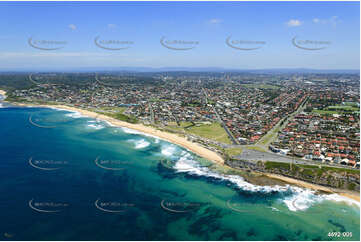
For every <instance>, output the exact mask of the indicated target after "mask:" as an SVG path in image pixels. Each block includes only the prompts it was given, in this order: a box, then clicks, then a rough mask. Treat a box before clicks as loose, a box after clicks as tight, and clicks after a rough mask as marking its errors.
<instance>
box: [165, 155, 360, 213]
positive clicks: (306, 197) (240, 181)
mask: <svg viewBox="0 0 361 242" xmlns="http://www.w3.org/2000/svg"><path fill="white" fill-rule="evenodd" d="M162 151H163V150H162ZM162 153H163V152H162ZM184 153H186V154H184ZM182 154H183V155H182V157H181V158H180V159H179V160H178V161H177V162H176V164H175V166H174V168H175V169H176V171H177V172H186V173H188V174H191V175H196V176H206V177H211V178H214V179H217V180H220V181H228V182H231V183H232V184H235V185H236V186H237V187H238V188H239V189H241V190H243V191H248V192H258V193H275V192H276V193H283V194H284V198H282V199H281V201H282V202H284V203H285V205H286V206H287V207H288V209H289V210H290V211H299V210H301V211H303V210H306V209H308V208H309V207H311V206H312V205H314V204H317V203H321V202H323V201H325V200H329V201H334V202H344V203H346V204H347V205H357V206H360V203H359V202H357V201H354V200H352V199H349V198H346V197H343V196H340V195H338V194H316V191H314V190H310V189H306V188H300V187H295V186H291V185H285V186H279V185H275V186H260V185H254V184H251V183H249V182H247V181H245V180H244V178H242V177H241V176H238V175H227V174H220V173H218V172H215V171H212V170H210V169H209V168H207V167H201V166H200V165H199V163H198V162H197V161H195V160H194V159H193V157H192V155H191V154H190V153H188V152H184V151H183V152H182Z"/></svg>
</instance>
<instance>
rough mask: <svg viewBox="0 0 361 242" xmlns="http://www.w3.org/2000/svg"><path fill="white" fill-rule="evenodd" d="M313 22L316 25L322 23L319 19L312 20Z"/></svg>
mask: <svg viewBox="0 0 361 242" xmlns="http://www.w3.org/2000/svg"><path fill="white" fill-rule="evenodd" d="M312 22H314V23H315V24H317V23H319V22H320V19H318V18H314V19H312Z"/></svg>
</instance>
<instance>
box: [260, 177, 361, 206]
mask: <svg viewBox="0 0 361 242" xmlns="http://www.w3.org/2000/svg"><path fill="white" fill-rule="evenodd" d="M262 174H264V175H265V176H267V177H269V178H272V179H277V180H281V181H284V182H286V183H290V184H295V185H298V186H301V187H304V188H309V189H312V190H316V191H320V192H325V193H336V194H338V195H340V196H343V197H347V198H350V199H352V200H355V201H357V202H360V193H357V192H353V191H347V190H340V189H334V188H330V187H325V186H321V185H317V184H312V183H309V182H305V181H301V180H297V179H294V178H290V177H286V176H282V175H278V174H272V173H262Z"/></svg>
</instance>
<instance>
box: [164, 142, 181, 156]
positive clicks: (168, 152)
mask: <svg viewBox="0 0 361 242" xmlns="http://www.w3.org/2000/svg"><path fill="white" fill-rule="evenodd" d="M176 149H177V147H176V146H175V145H171V144H167V145H163V146H162V150H161V152H162V155H165V156H172V155H174V154H175V152H176Z"/></svg>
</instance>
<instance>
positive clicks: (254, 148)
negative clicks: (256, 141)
mask: <svg viewBox="0 0 361 242" xmlns="http://www.w3.org/2000/svg"><path fill="white" fill-rule="evenodd" d="M247 149H249V150H258V151H262V152H267V150H265V149H264V148H262V147H259V146H247Z"/></svg>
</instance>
